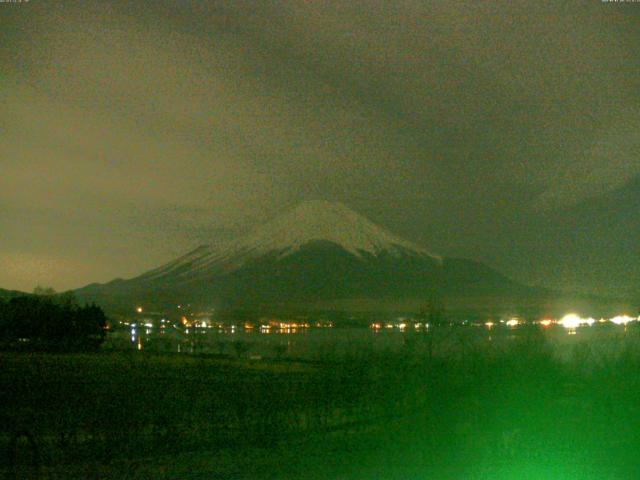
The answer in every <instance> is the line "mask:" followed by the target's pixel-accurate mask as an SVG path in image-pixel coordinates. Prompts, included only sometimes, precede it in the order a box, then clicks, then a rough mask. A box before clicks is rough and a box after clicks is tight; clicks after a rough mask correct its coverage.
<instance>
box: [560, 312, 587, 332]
mask: <svg viewBox="0 0 640 480" xmlns="http://www.w3.org/2000/svg"><path fill="white" fill-rule="evenodd" d="M558 323H560V325H562V326H563V327H564V328H569V329H575V328H578V327H579V326H580V324H581V323H582V319H581V318H580V317H579V316H578V315H576V314H575V313H569V314H567V315H565V316H564V317H562V319H561V320H560V322H558Z"/></svg>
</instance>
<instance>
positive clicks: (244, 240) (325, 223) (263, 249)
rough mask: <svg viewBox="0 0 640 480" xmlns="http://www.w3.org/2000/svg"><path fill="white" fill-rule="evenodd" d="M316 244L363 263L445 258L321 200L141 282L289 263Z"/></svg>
mask: <svg viewBox="0 0 640 480" xmlns="http://www.w3.org/2000/svg"><path fill="white" fill-rule="evenodd" d="M314 241H328V242H332V243H334V244H336V245H338V246H340V247H341V248H343V249H344V250H346V251H347V252H349V253H350V254H352V255H354V256H355V257H358V258H362V257H363V255H364V254H370V255H373V256H378V255H380V254H381V253H383V252H385V253H387V254H389V255H392V256H401V255H412V256H418V257H431V258H432V259H434V260H436V261H438V262H439V261H440V257H438V256H436V255H433V254H431V253H429V252H428V251H427V250H425V249H424V248H422V247H420V246H418V245H416V244H414V243H411V242H408V241H406V240H404V239H402V238H399V237H397V236H395V235H393V234H392V233H391V232H389V231H388V230H386V229H384V228H382V227H380V226H378V225H376V224H375V223H373V222H371V221H370V220H368V219H367V218H365V217H363V216H362V215H360V214H358V213H356V212H354V211H353V210H350V209H349V208H347V207H345V206H344V205H343V204H341V203H336V202H328V201H321V200H316V201H308V202H304V203H302V204H300V205H298V206H297V207H296V208H294V209H293V210H291V211H290V212H288V213H286V214H284V215H282V216H280V217H277V218H275V219H274V220H272V221H270V222H268V223H266V224H264V225H261V226H259V227H257V228H255V229H254V230H253V231H252V232H250V233H249V234H248V235H246V236H244V237H241V238H239V239H237V240H234V241H231V242H228V243H226V244H224V245H222V246H219V247H210V246H201V247H199V248H197V249H196V250H194V251H192V252H190V253H188V254H187V255H185V256H183V257H181V258H179V259H177V260H174V261H173V262H171V263H169V264H166V265H164V266H162V267H160V268H158V269H156V270H153V271H151V272H148V273H147V274H145V275H143V277H141V278H145V279H151V278H157V277H162V276H165V275H168V274H176V275H194V274H195V275H197V274H202V273H207V272H210V271H215V270H223V271H227V272H228V271H232V270H234V269H236V268H239V267H241V266H242V265H243V264H245V263H246V262H247V261H248V260H251V259H254V258H259V257H261V256H263V255H267V254H273V253H275V254H277V255H278V256H279V257H280V258H284V257H286V256H288V255H291V254H293V253H295V252H296V251H298V250H300V249H301V248H302V247H303V246H305V245H307V244H309V243H311V242H314Z"/></svg>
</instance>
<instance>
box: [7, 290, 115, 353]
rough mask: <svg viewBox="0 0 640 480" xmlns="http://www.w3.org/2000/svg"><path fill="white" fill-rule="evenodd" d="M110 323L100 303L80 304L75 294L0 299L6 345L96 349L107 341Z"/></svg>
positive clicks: (25, 347)
mask: <svg viewBox="0 0 640 480" xmlns="http://www.w3.org/2000/svg"><path fill="white" fill-rule="evenodd" d="M43 290H44V289H43ZM106 325H107V318H106V316H105V314H104V312H103V311H102V309H101V308H100V307H98V306H96V305H85V306H80V305H78V303H77V301H76V300H75V298H74V297H73V295H72V294H63V295H55V294H54V292H52V291H47V292H46V294H42V295H37V294H34V295H29V296H22V297H16V298H12V299H11V300H9V301H7V302H3V301H0V343H1V344H2V345H3V346H4V347H5V348H6V347H9V348H22V349H27V350H31V349H36V350H63V351H64V350H93V349H96V348H98V347H99V346H100V344H102V342H103V341H104V338H105V335H106V332H105V329H106Z"/></svg>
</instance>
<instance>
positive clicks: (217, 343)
mask: <svg viewBox="0 0 640 480" xmlns="http://www.w3.org/2000/svg"><path fill="white" fill-rule="evenodd" d="M531 332H532V330H531V329H529V330H527V329H525V328H520V327H517V328H504V329H499V328H498V329H496V328H482V327H460V326H454V327H442V328H441V329H439V330H438V329H436V331H435V333H432V332H430V331H426V330H424V331H414V330H411V329H402V330H399V329H372V328H367V327H349V328H297V329H292V328H289V329H243V328H237V327H236V328H232V327H229V328H227V329H222V328H208V329H201V328H195V329H194V328H192V329H185V330H180V329H173V328H167V329H160V328H153V329H151V328H147V329H145V330H144V333H143V332H141V331H136V330H135V329H131V330H122V331H117V332H113V333H110V334H109V337H108V339H107V342H106V344H105V348H106V349H112V350H127V349H134V350H144V351H150V352H166V353H170V352H178V353H190V354H218V355H228V356H231V357H235V356H237V357H244V358H254V359H260V358H274V357H283V356H287V357H291V358H309V359H314V358H330V357H344V356H347V355H356V354H363V353H365V354H366V353H367V352H377V353H383V352H405V351H411V352H413V353H416V354H420V353H421V352H423V351H424V350H425V349H426V346H427V344H428V343H429V342H430V341H431V337H430V335H433V337H432V338H433V341H434V344H435V347H436V348H435V351H436V353H438V352H440V353H442V354H447V355H450V354H452V353H454V354H456V353H458V352H459V351H460V349H462V350H469V349H473V348H476V347H479V346H483V345H485V346H491V348H501V347H503V346H508V345H509V344H510V343H512V342H513V341H515V340H517V339H518V338H524V336H525V335H530V334H531ZM635 332H636V330H635V329H634V330H633V331H631V332H628V330H627V326H626V325H625V326H615V325H607V326H597V325H596V326H593V327H587V326H585V327H579V328H575V329H564V328H562V327H560V326H552V327H550V328H544V329H542V330H538V333H541V334H542V335H543V338H544V339H546V340H547V341H548V342H549V344H551V345H552V346H554V347H556V348H555V350H556V352H557V355H558V356H559V357H560V358H562V357H563V356H567V355H569V354H570V353H571V351H572V347H573V346H576V345H578V344H580V343H595V344H597V347H598V348H599V349H600V350H603V351H606V350H607V349H609V348H611V349H616V348H619V341H620V338H621V336H622V337H625V338H628V339H635V337H636V335H635ZM593 340H596V342H593ZM638 341H639V342H640V339H638ZM616 345H617V346H616ZM429 348H431V347H429Z"/></svg>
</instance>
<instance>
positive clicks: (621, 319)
mask: <svg viewBox="0 0 640 480" xmlns="http://www.w3.org/2000/svg"><path fill="white" fill-rule="evenodd" d="M633 320H635V319H634V318H632V317H630V316H629V315H618V316H615V317H613V318H612V319H611V322H612V323H615V324H616V325H626V324H627V323H629V322H632V321H633Z"/></svg>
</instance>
